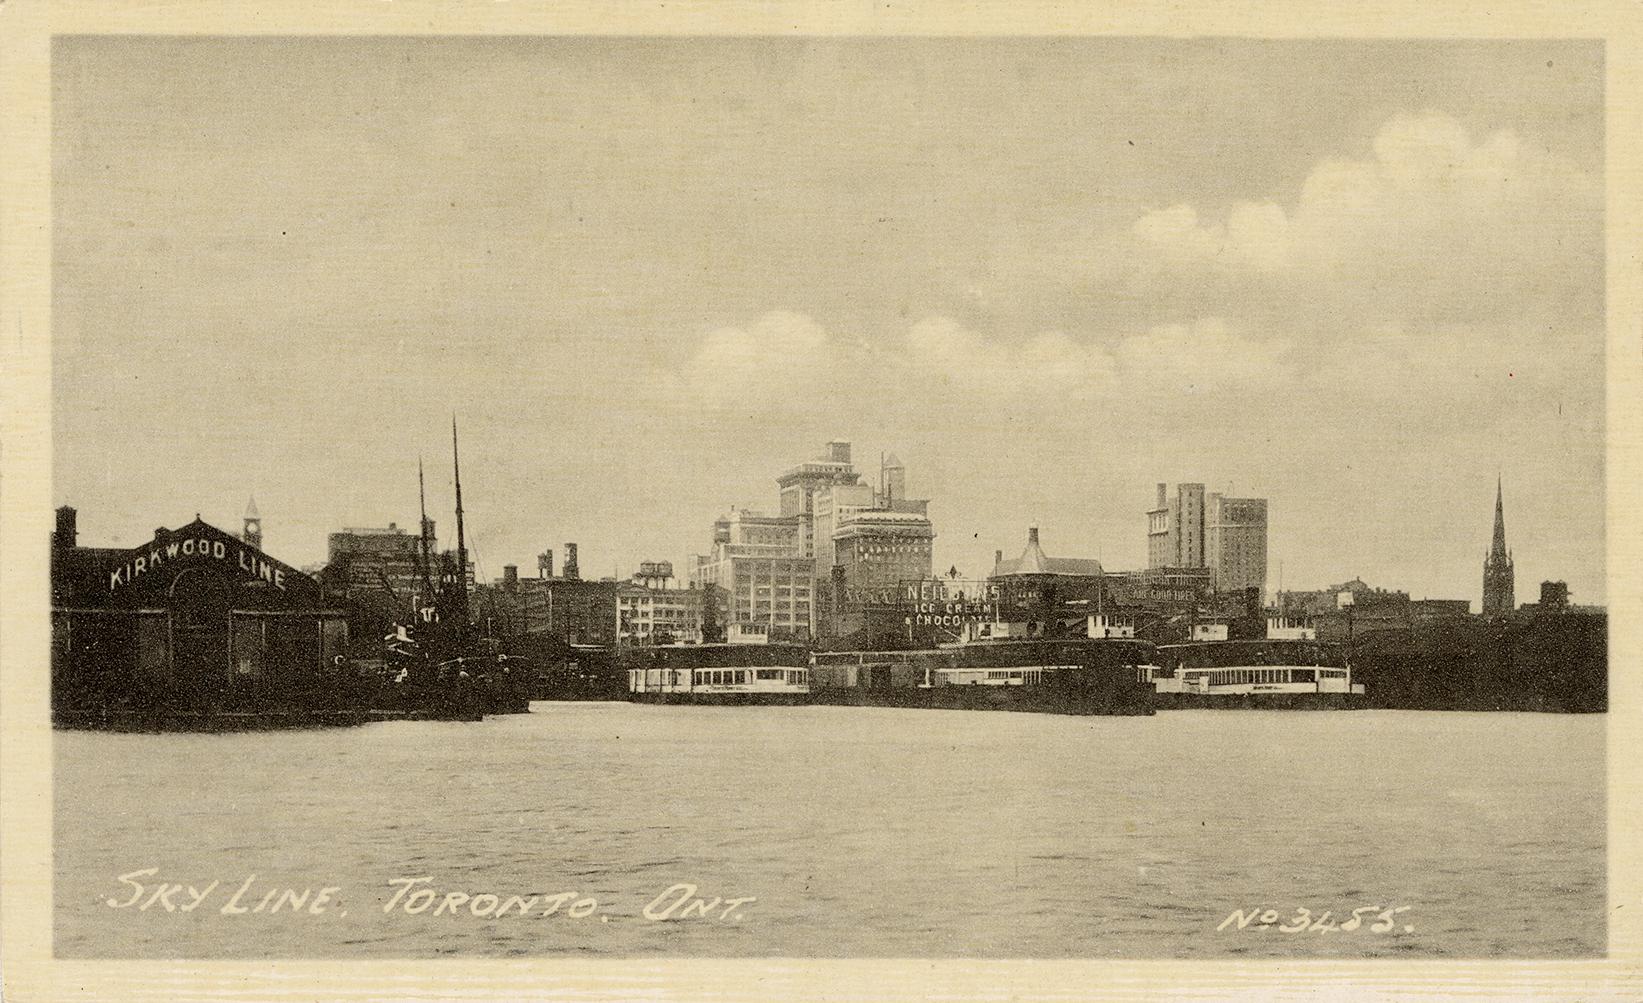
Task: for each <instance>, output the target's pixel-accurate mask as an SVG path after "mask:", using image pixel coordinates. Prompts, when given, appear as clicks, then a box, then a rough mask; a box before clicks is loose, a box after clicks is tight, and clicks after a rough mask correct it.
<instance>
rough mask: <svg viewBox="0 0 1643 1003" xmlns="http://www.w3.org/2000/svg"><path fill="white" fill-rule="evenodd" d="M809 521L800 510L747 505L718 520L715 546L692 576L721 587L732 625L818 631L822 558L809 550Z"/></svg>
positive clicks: (797, 633) (777, 631)
mask: <svg viewBox="0 0 1643 1003" xmlns="http://www.w3.org/2000/svg"><path fill="white" fill-rule="evenodd" d="M805 525H806V523H805V521H804V520H803V519H802V518H801V515H800V514H798V513H795V514H792V515H786V516H770V515H763V514H761V513H758V512H749V511H746V510H742V509H738V510H734V511H732V512H731V513H730V514H729V515H728V516H724V517H721V518H720V519H719V520H718V521H717V522H715V523H714V524H713V547H712V550H711V552H710V553H707V554H704V555H699V556H698V557H697V558H696V563H695V566H694V567H693V568H692V569H691V581H692V583H694V584H695V585H696V586H697V587H699V588H700V587H705V586H708V585H713V586H717V587H718V589H719V590H721V596H720V601H721V602H722V604H723V605H722V609H721V610H719V612H720V613H722V615H723V617H724V620H723V622H724V623H725V624H726V625H727V626H732V625H735V624H758V625H761V626H763V627H764V628H766V629H767V630H768V632H769V634H770V636H772V637H781V636H784V635H785V636H789V637H808V636H810V635H811V634H812V633H813V632H814V630H815V620H814V613H815V602H814V596H815V588H816V582H815V578H816V559H815V558H814V557H811V556H807V555H806V554H805V553H804V536H803V529H804V526H805Z"/></svg>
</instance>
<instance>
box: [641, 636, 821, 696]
mask: <svg viewBox="0 0 1643 1003" xmlns="http://www.w3.org/2000/svg"><path fill="white" fill-rule="evenodd" d="M622 660H623V661H624V662H625V663H626V668H627V677H628V699H629V700H632V701H634V702H635V703H667V704H732V705H734V704H802V703H809V702H810V658H809V652H808V651H807V650H806V649H805V648H804V646H803V645H798V644H769V643H757V644H747V643H737V642H729V643H723V644H659V645H655V646H651V647H644V648H635V649H633V650H632V651H628V652H624V653H623V655H622Z"/></svg>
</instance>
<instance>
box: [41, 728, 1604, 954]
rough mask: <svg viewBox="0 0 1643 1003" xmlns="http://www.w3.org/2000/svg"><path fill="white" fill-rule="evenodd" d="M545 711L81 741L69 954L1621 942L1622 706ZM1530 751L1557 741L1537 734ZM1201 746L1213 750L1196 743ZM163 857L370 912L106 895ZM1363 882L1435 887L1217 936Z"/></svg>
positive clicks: (1405, 947) (1396, 950)
mask: <svg viewBox="0 0 1643 1003" xmlns="http://www.w3.org/2000/svg"><path fill="white" fill-rule="evenodd" d="M537 709H538V711H539V712H538V713H533V714H531V715H525V716H519V717H511V718H500V719H496V720H493V721H486V722H482V723H480V724H473V725H466V724H463V725H455V724H447V723H436V722H396V723H393V724H391V725H384V726H370V727H367V728H360V729H344V730H336V731H326V732H311V733H268V734H259V735H241V736H223V737H214V738H213V740H212V741H213V744H212V745H211V746H210V749H211V754H210V755H202V751H201V750H202V749H203V748H204V746H203V745H202V743H201V742H199V741H197V740H194V737H193V736H166V735H151V736H116V735H98V734H89V733H74V732H68V733H60V734H59V735H57V736H56V738H57V741H56V742H55V743H54V744H55V749H56V751H55V757H56V759H55V762H56V768H55V773H54V777H55V782H56V785H57V792H58V800H57V805H56V811H57V814H56V827H55V831H56V835H57V838H56V852H57V859H56V878H57V880H56V886H55V887H56V895H57V903H58V905H57V915H56V924H55V934H56V936H55V943H56V945H57V949H58V951H59V952H60V953H62V954H63V955H64V956H68V957H90V956H97V955H99V954H104V955H106V954H107V952H108V951H110V950H113V951H115V952H116V953H115V955H114V956H121V955H122V954H124V955H127V956H134V957H136V956H143V957H274V956H303V955H304V954H307V955H310V956H335V957H348V956H362V957H364V956H374V957H416V956H424V957H426V956H434V955H442V954H494V955H513V956H522V955H527V954H543V955H565V954H595V953H602V954H607V955H613V956H637V955H658V954H660V955H669V954H683V955H694V956H703V957H719V956H737V955H746V956H793V957H815V956H821V957H847V956H878V957H883V956H903V957H951V956H962V955H964V954H975V955H984V956H995V955H997V956H1032V957H1077V956H1092V957H1100V956H1104V957H1137V958H1146V957H1187V956H1193V957H1203V956H1206V955H1211V956H1213V955H1222V956H1247V955H1251V954H1257V955H1260V956H1272V957H1287V956H1294V957H1312V956H1344V957H1376V956H1432V957H1445V956H1458V957H1465V956H1474V957H1477V956H1491V955H1493V956H1511V957H1570V956H1592V955H1599V954H1601V953H1602V951H1603V947H1604V938H1605V922H1606V921H1605V914H1604V910H1605V908H1606V905H1605V886H1604V867H1605V863H1604V846H1605V831H1604V819H1603V812H1604V809H1603V804H1604V787H1603V781H1604V768H1603V736H1602V728H1603V723H1604V722H1603V719H1602V718H1601V717H1589V718H1585V719H1581V720H1562V719H1558V718H1553V717H1549V716H1537V715H1494V716H1490V718H1489V719H1488V720H1483V721H1479V720H1476V719H1477V718H1480V717H1482V716H1480V715H1473V716H1471V717H1467V716H1456V715H1423V714H1399V713H1393V712H1373V711H1371V712H1363V713H1361V714H1353V715H1284V714H1262V713H1248V714H1227V715H1217V714H1212V713H1203V714H1190V713H1183V714H1171V715H1158V716H1157V717H1156V718H1149V719H1145V720H1119V719H1101V718H1092V719H1080V720H1076V721H1074V720H1071V719H1060V718H1049V717H1036V716H1032V715H1011V714H982V713H959V712H955V713H951V714H937V713H921V712H916V711H890V710H883V709H869V710H863V711H860V712H857V711H851V710H848V709H841V708H796V709H785V710H784V711H783V712H781V713H775V712H773V711H774V709H772V712H770V713H767V712H766V711H765V710H764V709H759V708H746V709H743V710H745V712H738V711H727V712H720V713H701V712H698V711H695V710H693V709H690V708H649V707H646V708H639V707H632V706H629V705H625V704H617V705H600V704H585V705H584V704H578V705H538V708H537ZM618 734H619V735H621V736H623V737H621V738H620V739H617V738H615V737H614V736H615V735H618ZM1540 747H1556V748H1558V749H1559V753H1560V754H1559V755H1557V756H1531V757H1523V756H1519V755H1514V752H1515V751H1516V750H1521V749H1525V748H1540ZM1273 748H1276V749H1279V750H1280V751H1283V750H1289V752H1290V753H1294V752H1296V750H1307V749H1318V748H1342V749H1363V750H1373V751H1372V752H1370V751H1365V752H1364V753H1363V757H1362V758H1360V759H1342V757H1339V756H1335V757H1318V756H1306V755H1298V754H1283V755H1272V754H1270V752H1269V751H1268V750H1270V749H1273ZM1182 749H1188V750H1191V754H1190V755H1184V756H1174V755H1171V754H1170V753H1171V752H1172V751H1178V750H1182ZM292 761H298V762H301V763H302V764H303V765H302V767H301V768H300V769H298V770H295V771H293V770H290V769H288V768H287V767H286V766H285V765H284V764H286V763H289V762H292ZM313 764H328V768H332V770H333V771H332V772H327V771H316V769H315V767H314V765H313ZM1067 764H1076V768H1075V769H1069V768H1067ZM202 791H204V792H209V795H210V796H209V797H201V796H200V792H202ZM157 861H160V862H165V866H166V867H167V868H168V869H169V868H176V869H178V873H175V874H169V876H170V877H172V878H173V879H175V880H181V881H197V882H204V881H209V880H211V879H221V880H223V881H224V882H228V881H234V882H237V881H238V880H240V879H241V878H243V876H244V875H245V874H247V873H252V872H257V873H262V874H272V873H273V871H274V870H276V869H277V870H279V871H280V872H281V878H282V879H291V880H293V881H296V880H298V879H301V880H312V881H313V882H314V883H315V884H316V885H318V884H319V883H322V882H323V883H325V884H331V885H339V886H342V887H343V888H344V889H345V897H346V898H347V900H348V904H349V905H350V906H351V911H350V915H349V917H348V918H347V919H346V920H338V921H337V922H334V923H331V922H315V923H310V924H307V925H305V926H303V927H295V926H291V925H288V924H284V923H277V922H275V921H274V920H273V918H271V917H266V916H263V917H250V916H247V917H240V918H242V919H245V920H248V922H244V923H225V922H210V923H208V922H202V921H198V918H197V917H196V921H195V922H192V923H189V924H184V923H180V922H174V920H176V919H177V917H176V916H172V917H170V918H169V920H168V918H167V917H166V916H165V915H164V914H163V913H161V912H160V911H158V910H156V911H151V912H147V913H140V914H139V913H126V912H121V911H117V910H113V909H109V908H107V907H106V906H104V905H103V904H102V903H103V901H104V900H105V899H106V898H107V897H108V896H109V895H111V894H113V893H115V892H116V891H118V890H119V885H118V884H117V883H116V882H115V881H114V876H115V875H118V874H122V873H125V872H127V871H130V870H133V869H135V868H140V867H147V866H153V865H154V864H155V862H157ZM185 870H186V872H187V873H183V871H185ZM406 874H409V875H424V874H426V875H430V876H432V877H433V879H434V881H435V883H437V884H439V885H440V889H441V891H442V892H443V891H446V890H462V891H465V892H470V893H478V892H488V893H491V894H498V895H512V894H520V895H532V894H534V895H539V896H548V895H554V894H557V893H559V892H561V891H566V890H570V889H572V888H575V887H577V886H581V887H582V888H583V889H584V893H585V894H589V895H594V896H596V897H597V898H598V899H599V903H600V911H601V913H603V914H608V915H609V916H610V917H611V921H610V922H608V923H607V922H600V921H599V920H597V919H595V920H593V921H591V922H588V921H581V920H574V919H568V918H566V917H565V916H563V915H562V914H561V915H556V916H553V917H549V918H546V919H540V918H535V917H533V918H531V919H528V920H513V919H510V920H507V921H502V920H485V919H483V918H477V917H471V916H470V917H464V916H458V917H450V916H445V917H441V918H440V922H437V923H436V922H431V921H430V917H429V916H427V915H422V916H407V915H402V914H396V915H392V916H388V915H384V914H383V911H382V909H381V906H382V905H383V904H385V903H386V901H387V896H388V895H389V894H391V893H392V889H391V887H390V886H389V885H388V882H389V880H390V879H391V878H394V877H396V876H399V875H406ZM675 882H686V883H690V884H694V885H696V886H697V887H698V888H699V890H700V894H701V895H703V896H704V897H706V898H713V897H726V898H728V897H735V896H756V897H757V899H758V901H757V903H755V904H753V905H751V906H749V907H748V909H747V912H746V915H745V916H744V918H743V919H742V920H741V922H739V923H718V922H696V921H693V922H691V923H689V924H681V923H649V922H646V921H644V920H641V919H638V918H637V917H638V913H639V911H640V910H641V909H642V908H643V906H644V905H645V904H646V903H648V902H649V901H650V900H651V899H652V898H653V897H654V896H655V895H656V894H657V893H659V892H660V891H661V890H662V889H664V888H666V887H668V886H669V885H670V884H673V883H675ZM1370 904H1378V905H1380V906H1382V907H1385V906H1386V905H1388V904H1397V905H1409V906H1410V907H1411V911H1410V912H1409V913H1406V914H1404V915H1406V916H1408V917H1410V918H1411V925H1414V926H1415V927H1416V928H1417V930H1418V931H1419V933H1418V934H1416V935H1412V936H1408V937H1404V936H1402V935H1400V936H1398V937H1397V938H1395V939H1388V937H1387V936H1385V935H1369V934H1366V933H1365V932H1363V931H1361V930H1360V931H1358V932H1354V933H1341V934H1335V935H1333V936H1328V937H1311V938H1310V939H1300V940H1297V939H1294V938H1292V937H1290V938H1288V939H1284V938H1285V937H1286V936H1287V935H1278V934H1273V933H1267V934H1264V935H1263V934H1257V933H1255V932H1254V931H1251V930H1245V931H1242V932H1241V933H1238V934H1236V935H1235V934H1230V933H1220V934H1217V933H1216V932H1215V927H1216V925H1217V924H1218V923H1220V922H1221V921H1222V920H1223V919H1225V918H1226V916H1227V914H1228V912H1229V911H1231V910H1232V909H1234V908H1237V909H1251V908H1263V909H1264V908H1272V909H1276V910H1279V911H1280V912H1281V913H1282V914H1283V915H1284V916H1286V917H1287V916H1288V915H1290V914H1291V913H1292V911H1293V910H1294V909H1295V908H1296V907H1297V906H1305V907H1307V908H1308V909H1311V910H1312V911H1313V913H1314V914H1321V913H1322V912H1324V911H1326V910H1334V911H1336V913H1337V915H1340V914H1344V913H1348V912H1350V910H1351V909H1352V908H1354V907H1356V906H1361V905H1370Z"/></svg>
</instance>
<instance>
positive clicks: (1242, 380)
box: [674, 312, 1293, 412]
mask: <svg viewBox="0 0 1643 1003" xmlns="http://www.w3.org/2000/svg"><path fill="white" fill-rule="evenodd" d="M1292 368H1293V367H1292V363H1291V360H1290V359H1289V347H1288V344H1287V343H1286V342H1284V341H1281V340H1276V339H1265V340H1262V339H1256V338H1253V337H1250V336H1247V335H1245V334H1243V333H1241V332H1239V331H1237V330H1235V329H1234V328H1232V327H1231V326H1230V325H1228V324H1227V322H1226V321H1224V320H1222V319H1220V318H1206V319H1203V320H1199V321H1197V322H1195V323H1191V324H1167V325H1159V326H1156V327H1153V328H1150V329H1147V330H1143V331H1138V332H1134V333H1132V334H1128V335H1123V336H1118V337H1104V338H1103V337H1091V338H1087V339H1081V338H1074V337H1072V336H1070V335H1068V334H1066V333H1064V332H1060V331H1047V332H1042V333H1039V334H1036V335H1033V336H1031V337H1028V338H1024V339H1020V340H1016V341H1011V340H1006V339H1002V338H997V337H993V336H990V335H988V334H984V333H982V332H979V331H975V330H972V329H970V328H968V327H965V326H964V325H962V324H960V323H958V322H957V321H955V320H953V319H952V318H949V317H944V316H931V317H927V318H925V319H923V320H920V321H918V322H916V323H914V324H912V325H911V326H910V327H909V328H908V329H907V331H906V332H905V334H904V335H902V336H901V337H900V338H899V339H898V338H894V337H892V338H889V339H886V340H885V341H884V342H883V343H881V344H878V345H876V346H870V345H869V344H867V343H865V342H863V341H859V340H851V339H848V338H839V337H834V336H831V335H830V334H829V333H828V332H826V331H825V330H824V329H823V328H822V327H821V326H820V325H819V324H817V323H816V322H815V321H814V320H812V319H811V318H809V317H805V316H803V315H801V314H794V313H788V312H774V313H769V314H766V315H764V316H763V317H760V318H759V319H757V320H756V321H754V322H753V323H751V324H749V325H747V326H746V327H744V328H725V329H721V330H717V331H714V332H712V333H710V334H709V335H707V336H706V337H705V338H704V339H703V340H702V342H701V344H700V345H699V346H698V348H697V349H696V351H695V353H694V354H693V355H692V356H691V358H690V359H689V361H688V362H687V363H686V364H685V366H684V367H683V368H682V370H681V371H680V374H679V376H678V377H677V378H676V379H675V381H674V388H675V391H676V392H677V393H678V394H680V395H682V396H683V397H684V398H686V399H687V400H688V401H689V402H690V403H691V404H693V405H702V404H705V405H708V406H715V407H720V408H758V409H770V408H780V407H782V406H784V405H786V404H788V403H793V402H803V401H812V402H813V401H815V400H818V399H829V400H835V401H850V402H853V403H855V404H859V405H860V406H862V407H865V408H867V409H868V410H869V412H871V410H873V409H874V408H876V407H880V406H882V404H876V403H875V402H882V401H883V400H886V399H895V400H897V401H901V402H903V404H904V405H906V406H908V407H910V408H912V409H914V410H917V409H919V408H920V407H921V406H924V405H928V406H930V407H940V406H943V405H945V404H950V402H951V401H952V400H953V399H954V396H955V395H961V396H962V397H963V398H964V399H965V400H967V401H971V402H974V403H975V404H976V405H977V406H980V407H986V406H990V405H995V404H996V405H1002V404H1011V405H1013V406H1020V405H1023V404H1025V405H1026V406H1027V407H1028V408H1029V409H1033V408H1036V407H1043V408H1044V409H1045V410H1046V411H1049V410H1053V409H1054V408H1056V407H1058V406H1060V405H1062V404H1065V403H1067V402H1069V401H1070V402H1084V403H1089V402H1093V401H1100V400H1108V399H1111V398H1114V397H1117V396H1120V395H1124V396H1133V395H1136V394H1141V393H1145V394H1163V395H1170V394H1189V395H1190V394H1202V393H1206V392H1214V391H1233V392H1241V391H1250V392H1258V391H1260V390H1262V389H1264V388H1266V387H1269V386H1271V385H1273V384H1274V383H1275V382H1281V381H1283V380H1284V379H1287V378H1288V377H1289V375H1290V374H1291V373H1292Z"/></svg>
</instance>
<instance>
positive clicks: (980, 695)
mask: <svg viewBox="0 0 1643 1003" xmlns="http://www.w3.org/2000/svg"><path fill="white" fill-rule="evenodd" d="M811 699H812V701H813V702H815V703H818V704H833V705H837V706H843V707H902V708H912V709H918V710H991V711H1019V712H1021V713H1026V714H1070V715H1078V716H1095V715H1124V716H1130V715H1145V714H1151V713H1152V712H1153V704H1152V700H1151V697H1150V695H1149V694H1147V693H1146V692H1145V691H1138V692H1127V691H1126V692H1121V693H1120V692H1114V693H1109V694H1088V693H1070V692H1069V693H1064V692H1056V691H1053V690H1050V689H1048V688H1046V687H1038V686H931V687H929V688H926V689H902V690H863V689H825V690H818V691H817V692H815V693H812V694H811Z"/></svg>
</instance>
